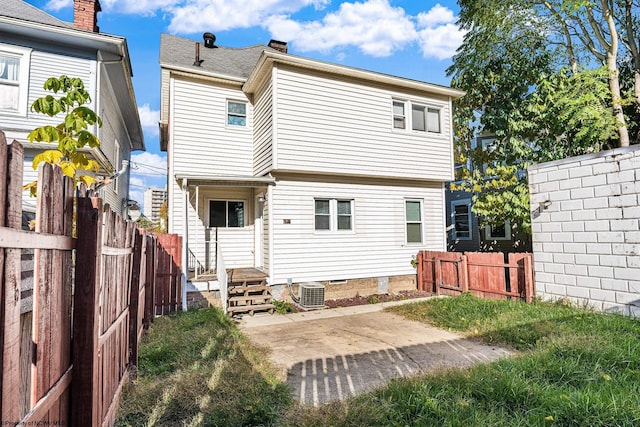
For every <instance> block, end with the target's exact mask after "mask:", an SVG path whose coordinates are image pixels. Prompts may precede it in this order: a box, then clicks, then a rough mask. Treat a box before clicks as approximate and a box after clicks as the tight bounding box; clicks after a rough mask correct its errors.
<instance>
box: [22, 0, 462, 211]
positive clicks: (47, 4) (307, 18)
mask: <svg viewBox="0 0 640 427" xmlns="http://www.w3.org/2000/svg"><path fill="white" fill-rule="evenodd" d="M27 2H28V3H30V4H32V5H34V6H36V7H38V8H40V9H43V10H45V11H47V12H48V13H50V14H51V15H54V16H56V17H57V18H59V19H62V20H65V21H72V20H73V6H72V5H73V1H72V0H27ZM100 3H101V6H102V12H100V13H99V14H98V25H99V27H100V31H101V32H104V33H108V34H115V35H119V36H124V37H126V38H127V44H128V46H129V53H130V55H131V63H132V67H133V74H134V76H133V85H134V89H135V94H136V100H137V103H138V109H139V111H140V118H141V121H142V124H143V128H144V132H145V144H146V147H147V151H146V152H145V153H134V155H133V156H132V171H131V172H132V175H131V184H132V186H131V189H130V198H131V199H134V200H137V201H139V202H142V193H143V192H144V189H145V188H146V187H148V186H154V187H164V185H165V182H166V177H165V176H164V173H165V172H164V168H165V166H166V153H161V152H160V148H159V143H158V126H157V122H158V117H159V114H158V113H159V111H158V110H159V106H160V67H159V64H158V57H159V43H160V34H161V33H163V32H165V33H170V34H176V35H180V36H183V37H188V38H193V39H194V40H201V39H202V33H204V32H205V31H210V32H213V33H215V34H216V37H217V40H216V44H218V45H221V46H230V47H243V46H249V45H255V44H266V43H267V42H268V41H269V39H271V38H274V39H277V40H282V41H286V42H288V45H289V52H290V53H293V54H296V55H302V56H306V57H309V58H314V59H319V60H323V61H329V62H334V63H339V64H344V65H348V66H352V67H358V68H364V69H368V70H373V71H379V72H382V73H387V74H392V75H396V76H400V77H407V78H411V79H416V80H421V81H426V82H430V83H437V84H442V85H449V83H450V80H449V79H448V78H447V76H446V75H445V69H446V68H447V67H448V66H449V65H450V63H451V56H452V55H453V54H454V53H455V50H456V48H457V47H458V46H459V45H460V43H461V41H462V33H461V32H460V31H459V30H458V28H457V26H456V25H455V22H456V19H457V13H458V10H459V9H458V6H457V4H456V2H455V1H451V0H445V1H432V0H350V1H336V0H333V1H332V0H101V1H100Z"/></svg>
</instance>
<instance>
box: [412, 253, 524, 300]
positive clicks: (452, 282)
mask: <svg viewBox="0 0 640 427" xmlns="http://www.w3.org/2000/svg"><path fill="white" fill-rule="evenodd" d="M508 259H509V262H508V263H505V262H504V254H503V253H502V252H493V253H487V252H465V253H460V252H434V251H420V252H419V253H418V266H417V267H418V289H420V290H424V291H430V292H435V293H436V294H444V295H458V294H460V293H462V292H467V291H470V292H472V293H473V294H475V295H477V296H479V297H483V298H499V299H504V298H519V299H522V300H524V301H526V302H531V301H532V300H533V296H534V283H533V255H532V254H530V253H512V254H509V257H508Z"/></svg>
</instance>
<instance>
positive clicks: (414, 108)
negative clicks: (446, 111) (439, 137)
mask: <svg viewBox="0 0 640 427" xmlns="http://www.w3.org/2000/svg"><path fill="white" fill-rule="evenodd" d="M406 110H410V111H411V115H410V116H409V117H407V115H406V113H405V111H406ZM409 119H410V125H408V123H407V122H408V121H409ZM409 127H410V128H411V129H412V130H414V131H417V132H432V133H442V130H441V126H440V109H438V108H433V107H428V106H426V105H422V104H418V103H414V102H412V101H400V100H397V99H394V100H393V128H394V129H407V128H409Z"/></svg>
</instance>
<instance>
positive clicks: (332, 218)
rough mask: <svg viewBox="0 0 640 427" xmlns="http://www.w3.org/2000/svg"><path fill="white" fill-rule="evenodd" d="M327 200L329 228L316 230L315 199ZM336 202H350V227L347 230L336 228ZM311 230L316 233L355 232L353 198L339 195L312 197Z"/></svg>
mask: <svg viewBox="0 0 640 427" xmlns="http://www.w3.org/2000/svg"><path fill="white" fill-rule="evenodd" d="M317 200H328V201H329V229H328V230H318V229H316V201H317ZM338 202H350V203H351V228H350V229H348V230H339V229H338ZM313 231H314V232H315V233H318V234H326V233H347V234H349V233H355V231H356V213H355V200H354V199H349V198H340V197H314V199H313Z"/></svg>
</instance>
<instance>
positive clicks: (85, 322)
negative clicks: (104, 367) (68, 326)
mask: <svg viewBox="0 0 640 427" xmlns="http://www.w3.org/2000/svg"><path fill="white" fill-rule="evenodd" d="M102 210H103V208H102V200H100V199H97V198H96V199H90V198H86V197H79V198H78V199H77V230H78V240H77V245H76V247H77V250H76V287H75V295H74V311H73V381H72V387H71V395H72V401H73V402H84V404H81V405H76V407H75V409H74V410H73V411H72V414H71V417H72V418H71V421H72V425H74V426H97V425H100V423H101V421H102V420H101V419H100V418H101V415H102V414H100V413H99V412H100V411H99V408H100V402H99V399H100V389H101V384H99V382H100V376H99V372H98V369H99V363H98V362H99V360H98V358H99V357H100V355H99V354H98V337H99V332H100V331H99V330H98V328H99V310H98V304H99V286H100V268H101V258H102V255H101V248H102V220H101V218H102Z"/></svg>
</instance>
